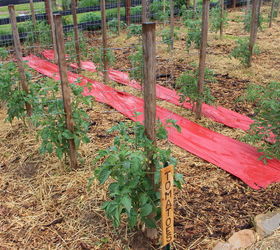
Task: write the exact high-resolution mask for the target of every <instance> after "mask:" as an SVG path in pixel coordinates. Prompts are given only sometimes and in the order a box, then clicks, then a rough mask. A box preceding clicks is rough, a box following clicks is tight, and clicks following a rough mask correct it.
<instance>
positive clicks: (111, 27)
mask: <svg viewBox="0 0 280 250" xmlns="http://www.w3.org/2000/svg"><path fill="white" fill-rule="evenodd" d="M108 27H109V30H110V31H111V32H113V33H118V19H117V18H114V19H112V20H111V21H109V22H108ZM120 28H121V30H123V29H125V28H126V23H125V22H123V21H120Z"/></svg>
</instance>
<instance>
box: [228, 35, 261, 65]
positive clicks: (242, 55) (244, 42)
mask: <svg viewBox="0 0 280 250" xmlns="http://www.w3.org/2000/svg"><path fill="white" fill-rule="evenodd" d="M253 53H254V54H258V53H259V48H258V46H257V45H255V46H254V49H253ZM230 56H231V57H234V58H236V59H238V60H240V62H241V63H242V64H243V65H245V66H248V65H249V56H250V52H249V39H248V38H239V39H238V40H237V45H236V47H235V48H234V49H233V50H232V52H231V54H230Z"/></svg>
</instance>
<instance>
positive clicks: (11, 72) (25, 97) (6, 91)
mask: <svg viewBox="0 0 280 250" xmlns="http://www.w3.org/2000/svg"><path fill="white" fill-rule="evenodd" d="M5 56H7V54H5V53H2V56H1V57H3V58H4V57H5ZM26 78H27V79H29V74H26ZM0 83H1V84H0V100H1V102H3V103H5V104H6V107H7V121H9V122H12V121H13V120H14V119H15V118H18V119H21V120H23V121H24V120H25V118H26V117H27V112H26V108H25V103H26V102H29V101H30V100H31V99H32V96H31V95H30V94H27V93H26V92H25V91H23V90H22V89H21V87H20V76H19V73H18V70H17V66H16V64H15V63H14V62H7V63H3V64H0Z"/></svg>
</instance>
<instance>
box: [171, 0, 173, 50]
mask: <svg viewBox="0 0 280 250" xmlns="http://www.w3.org/2000/svg"><path fill="white" fill-rule="evenodd" d="M170 40H171V41H170V50H173V49H174V0H170Z"/></svg>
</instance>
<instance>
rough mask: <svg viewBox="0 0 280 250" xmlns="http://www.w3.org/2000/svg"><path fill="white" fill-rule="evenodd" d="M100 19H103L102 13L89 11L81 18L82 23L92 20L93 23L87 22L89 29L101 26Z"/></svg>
mask: <svg viewBox="0 0 280 250" xmlns="http://www.w3.org/2000/svg"><path fill="white" fill-rule="evenodd" d="M100 20H101V14H100V13H95V12H89V13H86V14H85V15H83V16H82V17H81V18H80V23H88V22H91V24H87V30H95V29H97V28H101V22H100Z"/></svg>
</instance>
